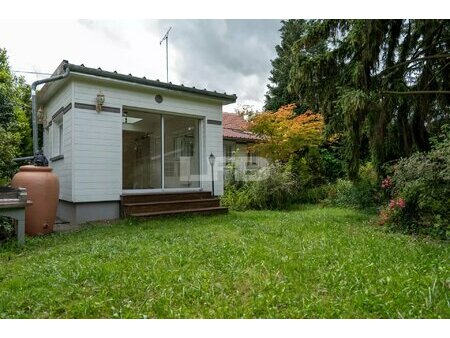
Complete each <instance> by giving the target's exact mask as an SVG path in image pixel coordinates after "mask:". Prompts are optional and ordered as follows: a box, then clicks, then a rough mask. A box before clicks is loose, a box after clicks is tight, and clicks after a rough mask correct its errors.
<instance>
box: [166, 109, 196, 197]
mask: <svg viewBox="0 0 450 338" xmlns="http://www.w3.org/2000/svg"><path fill="white" fill-rule="evenodd" d="M198 124H199V123H198V119H194V118H186V117H179V116H164V187H165V188H198V187H200V181H199V176H200V170H199V156H198V148H199V147H198V144H199V142H198V136H199V132H198Z"/></svg>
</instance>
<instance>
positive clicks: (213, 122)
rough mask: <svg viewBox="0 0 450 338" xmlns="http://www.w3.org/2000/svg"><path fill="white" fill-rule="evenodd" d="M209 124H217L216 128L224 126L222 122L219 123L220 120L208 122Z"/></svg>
mask: <svg viewBox="0 0 450 338" xmlns="http://www.w3.org/2000/svg"><path fill="white" fill-rule="evenodd" d="M207 123H208V124H215V125H216V126H221V125H222V121H219V120H208V121H207Z"/></svg>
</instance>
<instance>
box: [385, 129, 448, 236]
mask: <svg viewBox="0 0 450 338" xmlns="http://www.w3.org/2000/svg"><path fill="white" fill-rule="evenodd" d="M443 130H444V133H443V134H442V135H441V136H440V137H437V138H435V139H434V140H433V146H432V150H431V151H429V152H427V153H421V152H418V153H415V154H413V155H412V156H410V157H409V158H405V159H402V160H400V161H399V162H398V164H397V165H396V166H395V172H394V175H393V177H392V180H391V181H392V187H391V186H390V185H389V184H388V185H387V186H386V185H385V189H389V193H390V198H391V200H390V203H389V205H388V206H386V207H385V208H384V210H383V211H382V213H381V222H382V223H383V224H384V223H386V224H387V225H389V226H390V227H391V228H393V229H397V230H401V231H405V232H407V233H413V234H427V235H432V236H437V237H440V238H441V239H448V237H449V232H450V207H449V206H450V128H449V126H444V128H443ZM398 201H404V202H403V204H404V205H403V206H402V207H399V204H398Z"/></svg>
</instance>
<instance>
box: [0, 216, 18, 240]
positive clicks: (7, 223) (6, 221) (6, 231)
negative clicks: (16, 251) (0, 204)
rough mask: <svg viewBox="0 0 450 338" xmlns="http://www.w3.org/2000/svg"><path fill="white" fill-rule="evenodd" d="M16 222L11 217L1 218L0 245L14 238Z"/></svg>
mask: <svg viewBox="0 0 450 338" xmlns="http://www.w3.org/2000/svg"><path fill="white" fill-rule="evenodd" d="M14 234H15V230H14V221H13V220H12V219H11V218H9V217H4V216H0V243H2V242H5V241H7V240H8V239H10V238H12V237H14Z"/></svg>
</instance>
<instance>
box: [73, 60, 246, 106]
mask: <svg viewBox="0 0 450 338" xmlns="http://www.w3.org/2000/svg"><path fill="white" fill-rule="evenodd" d="M67 67H68V68H69V69H70V71H71V72H74V73H81V74H87V75H94V76H98V77H104V78H109V79H115V80H121V81H125V82H132V83H137V84H142V85H146V86H152V87H158V88H165V89H172V90H176V91H183V92H188V93H193V94H199V95H203V96H209V97H213V98H216V99H221V100H223V101H224V102H227V103H235V102H236V99H237V96H236V94H233V95H228V94H226V93H223V94H222V93H217V92H215V91H214V92H211V91H208V90H206V89H203V90H201V89H197V88H195V87H192V88H190V87H185V86H183V85H181V86H180V85H174V84H172V83H171V82H169V83H167V82H160V81H159V80H157V81H154V80H148V79H146V78H140V77H136V76H132V75H131V74H130V75H125V74H119V73H117V72H108V71H105V70H102V69H100V68H98V69H95V68H89V67H85V66H83V65H82V66H78V65H74V64H71V63H67Z"/></svg>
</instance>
